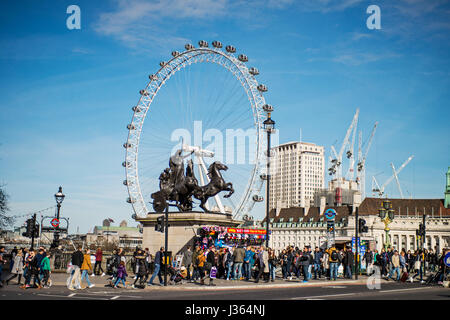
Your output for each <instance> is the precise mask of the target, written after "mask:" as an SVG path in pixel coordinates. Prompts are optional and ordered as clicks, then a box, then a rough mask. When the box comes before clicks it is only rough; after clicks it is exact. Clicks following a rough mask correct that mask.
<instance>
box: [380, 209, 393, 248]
mask: <svg viewBox="0 0 450 320" xmlns="http://www.w3.org/2000/svg"><path fill="white" fill-rule="evenodd" d="M378 213H379V217H380V219H381V221H382V222H384V231H385V232H386V236H385V240H384V249H386V250H387V248H388V247H390V246H391V241H390V237H389V230H390V229H389V227H388V225H389V224H390V223H391V222H392V221H394V217H395V212H394V209H392V203H391V201H389V200H383V201H382V203H381V208H379V209H378Z"/></svg>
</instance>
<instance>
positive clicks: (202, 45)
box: [198, 40, 208, 48]
mask: <svg viewBox="0 0 450 320" xmlns="http://www.w3.org/2000/svg"><path fill="white" fill-rule="evenodd" d="M198 45H199V46H200V47H202V48H207V47H208V42H206V41H205V40H200V41H199V42H198Z"/></svg>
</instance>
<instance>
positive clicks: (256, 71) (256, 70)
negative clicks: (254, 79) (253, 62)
mask: <svg viewBox="0 0 450 320" xmlns="http://www.w3.org/2000/svg"><path fill="white" fill-rule="evenodd" d="M248 72H249V73H250V74H251V75H252V76H257V75H258V74H259V70H258V69H256V68H254V67H251V68H250V69H248Z"/></svg>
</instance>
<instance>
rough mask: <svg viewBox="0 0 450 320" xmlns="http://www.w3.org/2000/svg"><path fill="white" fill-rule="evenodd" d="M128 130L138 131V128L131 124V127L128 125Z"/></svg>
mask: <svg viewBox="0 0 450 320" xmlns="http://www.w3.org/2000/svg"><path fill="white" fill-rule="evenodd" d="M127 129H128V130H134V129H136V127H135V126H134V124H132V123H130V124H129V125H127Z"/></svg>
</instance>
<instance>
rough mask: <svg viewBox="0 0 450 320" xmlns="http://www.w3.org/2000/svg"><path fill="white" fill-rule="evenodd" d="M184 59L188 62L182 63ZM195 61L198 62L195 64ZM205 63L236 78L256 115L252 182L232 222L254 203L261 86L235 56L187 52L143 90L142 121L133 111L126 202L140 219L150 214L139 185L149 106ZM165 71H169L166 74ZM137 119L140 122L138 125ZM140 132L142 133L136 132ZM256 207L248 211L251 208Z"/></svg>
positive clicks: (259, 152) (166, 64)
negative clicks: (183, 73) (184, 72)
mask: <svg viewBox="0 0 450 320" xmlns="http://www.w3.org/2000/svg"><path fill="white" fill-rule="evenodd" d="M208 55H211V57H215V56H216V55H217V56H219V57H221V58H224V59H226V60H225V61H228V62H229V63H231V65H230V67H228V66H227V65H225V64H222V63H220V61H218V60H215V59H214V58H213V59H211V60H210V59H209V58H210V57H209V56H208ZM202 57H206V59H203V60H202V59H201V58H202ZM182 58H185V59H184V60H183V59H182ZM194 58H199V59H197V60H196V59H194ZM175 61H176V62H177V64H175V65H174V62H175ZM203 62H210V63H215V64H217V65H219V66H221V67H223V68H225V69H226V70H227V71H229V72H231V73H232V74H233V76H234V77H235V78H236V79H237V80H238V81H239V82H240V85H241V87H242V88H243V89H244V90H245V92H246V94H247V97H248V98H249V104H250V108H251V111H252V112H253V121H254V127H255V129H256V131H257V134H256V140H257V143H256V146H257V148H256V155H255V162H254V164H253V166H252V169H251V173H250V174H249V179H248V182H247V185H246V188H245V189H244V192H243V195H241V198H240V199H239V204H238V205H237V206H236V207H235V208H233V212H232V214H233V218H238V217H240V216H241V215H242V214H245V213H248V212H243V210H244V207H245V205H246V204H247V203H248V202H249V201H252V200H251V197H252V192H254V191H255V190H254V188H255V186H256V184H257V179H258V173H259V170H260V167H261V166H260V162H261V160H262V153H263V150H262V144H263V143H264V142H263V139H262V131H263V130H262V114H263V110H262V109H263V108H262V107H263V105H265V99H264V96H263V94H262V92H261V91H260V90H259V88H258V86H260V84H258V82H257V81H256V79H255V77H254V75H253V74H251V73H250V71H249V69H248V68H247V67H246V66H245V64H244V63H243V62H242V61H239V60H238V59H236V57H234V56H233V55H232V54H227V53H225V52H223V51H221V50H218V49H211V48H207V47H206V48H205V47H202V48H191V49H188V50H186V51H184V52H181V53H179V54H177V55H174V57H173V58H171V59H170V60H169V61H168V62H161V64H160V66H161V67H160V69H159V70H158V71H157V72H156V73H155V74H154V75H152V76H150V81H149V82H148V84H147V86H146V87H145V90H141V97H140V98H139V101H138V103H137V105H136V108H139V106H140V105H144V106H145V110H144V112H143V114H142V115H141V116H140V117H138V116H137V114H138V113H141V112H140V111H138V110H134V113H133V116H132V119H131V123H130V124H129V125H128V126H131V127H130V128H128V129H129V130H128V137H127V142H126V145H127V146H126V156H125V162H124V163H123V164H124V167H125V172H126V180H125V181H126V186H127V190H128V196H129V198H128V199H127V201H128V202H129V203H131V205H132V207H133V211H134V213H135V215H136V216H138V217H143V216H146V215H147V214H148V212H149V210H148V208H147V205H146V202H145V200H144V197H143V195H142V191H141V186H140V183H139V168H138V154H139V141H140V137H141V133H142V128H143V125H144V121H145V119H146V117H147V112H148V111H149V110H150V106H151V104H152V103H153V100H154V98H155V97H156V96H157V94H158V92H159V90H160V89H161V88H162V87H163V86H164V84H165V83H166V81H168V80H169V79H170V78H171V77H172V76H173V75H174V74H175V73H176V72H178V71H180V70H181V69H184V68H186V67H187V66H188V65H191V64H196V63H203ZM232 68H234V70H232ZM164 71H166V73H165V74H164ZM161 74H163V78H160V75H161ZM238 74H240V76H241V77H239V76H238ZM243 80H245V82H243ZM153 83H157V86H156V87H154V88H152V87H151V86H152V84H153ZM149 88H152V90H153V92H152V96H151V98H147V99H145V97H146V94H145V93H148V89H149ZM142 91H144V94H142ZM258 91H259V92H258ZM147 96H148V94H147ZM138 118H139V119H138ZM137 119H138V120H139V121H137V122H135V121H136V120H137ZM136 124H138V126H136ZM137 128H139V129H138V130H137ZM133 132H135V133H136V132H137V134H135V135H134V140H133V139H130V138H132V137H133V135H132V133H133ZM130 141H132V142H134V145H132V144H131V143H130ZM124 146H125V145H124ZM132 146H133V148H132ZM130 160H131V161H130ZM125 181H124V184H125ZM261 188H262V185H261V186H260V187H259V188H258V187H256V189H257V190H256V192H258V193H259V192H260V189H261ZM253 205H254V204H253ZM253 205H251V206H249V207H250V208H252V207H253Z"/></svg>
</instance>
